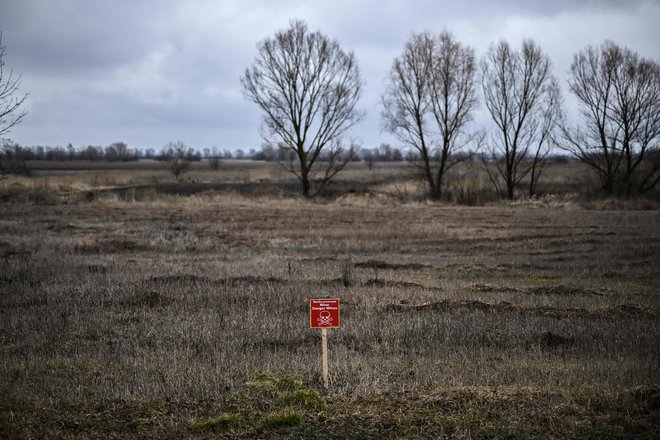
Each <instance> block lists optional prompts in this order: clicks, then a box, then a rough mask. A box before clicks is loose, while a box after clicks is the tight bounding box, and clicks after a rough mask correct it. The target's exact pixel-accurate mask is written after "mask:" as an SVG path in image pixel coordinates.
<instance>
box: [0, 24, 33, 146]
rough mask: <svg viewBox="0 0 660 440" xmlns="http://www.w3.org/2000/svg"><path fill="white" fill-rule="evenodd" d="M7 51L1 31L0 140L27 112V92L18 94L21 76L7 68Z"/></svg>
mask: <svg viewBox="0 0 660 440" xmlns="http://www.w3.org/2000/svg"><path fill="white" fill-rule="evenodd" d="M5 51H6V48H5V46H3V45H2V32H0V140H2V139H3V136H4V135H6V134H8V133H9V131H10V130H11V128H12V127H14V126H15V125H16V124H18V123H20V122H21V120H23V118H24V117H25V115H26V114H27V113H26V112H25V110H23V109H21V106H22V105H23V103H24V102H25V100H26V99H27V94H25V95H22V96H21V95H19V94H18V86H19V85H20V82H21V76H20V75H18V76H17V75H14V71H13V70H11V69H10V70H9V71H7V69H6V68H5Z"/></svg>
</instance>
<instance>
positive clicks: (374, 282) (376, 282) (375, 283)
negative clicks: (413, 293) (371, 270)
mask: <svg viewBox="0 0 660 440" xmlns="http://www.w3.org/2000/svg"><path fill="white" fill-rule="evenodd" d="M364 285H365V286H366V287H402V288H413V289H437V288H436V287H431V288H429V287H426V286H422V285H421V284H417V283H410V282H407V281H391V280H380V279H375V278H371V279H368V280H367V281H366V282H365V283H364Z"/></svg>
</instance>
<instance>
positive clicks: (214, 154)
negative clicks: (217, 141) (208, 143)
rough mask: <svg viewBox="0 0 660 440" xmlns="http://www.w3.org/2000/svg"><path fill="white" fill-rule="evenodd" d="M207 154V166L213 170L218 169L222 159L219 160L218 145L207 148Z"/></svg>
mask: <svg viewBox="0 0 660 440" xmlns="http://www.w3.org/2000/svg"><path fill="white" fill-rule="evenodd" d="M208 153H209V154H207V156H208V162H209V167H210V168H211V169H212V170H213V171H218V170H219V169H220V164H221V163H222V161H221V160H220V154H221V153H220V151H219V150H218V147H213V149H212V150H209V152H208Z"/></svg>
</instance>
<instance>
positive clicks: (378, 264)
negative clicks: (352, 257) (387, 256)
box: [355, 260, 429, 270]
mask: <svg viewBox="0 0 660 440" xmlns="http://www.w3.org/2000/svg"><path fill="white" fill-rule="evenodd" d="M355 267H361V268H366V269H392V270H402V269H413V270H418V269H425V268H428V267H429V266H428V265H426V264H420V263H405V264H396V263H386V262H385V261H380V260H369V261H362V262H359V263H355Z"/></svg>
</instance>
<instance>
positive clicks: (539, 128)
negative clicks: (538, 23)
mask: <svg viewBox="0 0 660 440" xmlns="http://www.w3.org/2000/svg"><path fill="white" fill-rule="evenodd" d="M550 68H551V63H550V59H549V58H548V57H547V56H546V55H544V54H543V53H542V52H541V49H540V48H539V47H538V46H537V45H536V43H534V42H533V41H532V40H525V41H524V42H523V45H522V48H521V50H520V51H514V50H513V49H512V48H511V46H510V45H509V43H508V42H506V41H500V42H499V43H498V44H497V45H496V46H491V48H490V50H489V51H488V54H487V55H486V56H485V57H484V58H483V59H482V60H481V71H482V89H483V94H484V102H485V104H486V108H487V109H488V112H489V113H490V115H491V118H492V120H493V122H494V123H495V127H496V128H495V130H494V133H493V136H492V137H491V146H490V147H489V151H488V155H486V156H485V159H490V160H491V161H492V162H493V163H494V167H495V170H494V171H493V170H491V168H490V167H489V166H488V164H486V167H485V168H486V171H487V172H488V173H489V176H490V178H491V181H492V182H493V183H494V185H495V187H496V189H497V190H498V191H499V190H500V185H499V182H500V179H502V180H503V181H504V186H505V189H506V195H507V197H508V198H509V199H513V197H514V191H515V189H516V188H517V187H518V186H519V185H520V184H521V182H522V181H523V179H525V178H526V177H527V176H530V181H531V183H530V193H533V192H534V189H535V186H536V184H537V182H538V178H539V176H540V173H541V171H542V170H543V167H544V164H545V159H546V158H547V155H548V153H549V151H548V148H550V147H549V145H548V142H550V141H552V140H553V139H554V136H553V133H554V131H555V130H556V128H557V123H558V122H559V119H560V118H561V98H560V92H559V85H558V83H557V80H556V79H555V78H554V76H553V75H552V73H551V72H550Z"/></svg>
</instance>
